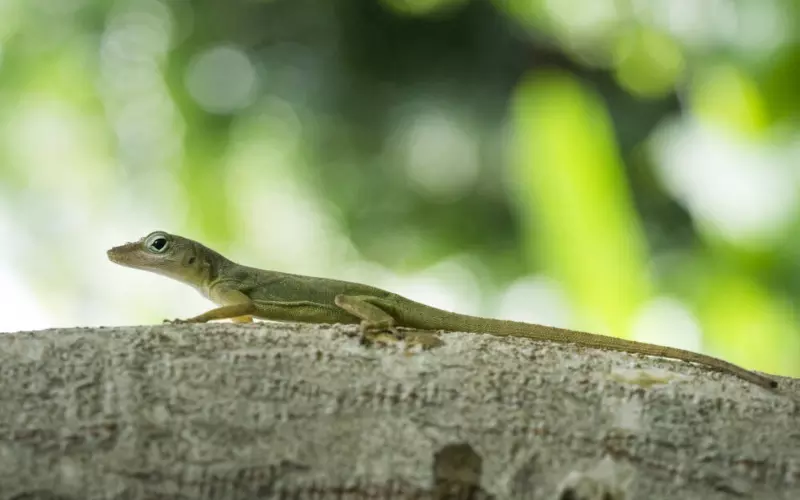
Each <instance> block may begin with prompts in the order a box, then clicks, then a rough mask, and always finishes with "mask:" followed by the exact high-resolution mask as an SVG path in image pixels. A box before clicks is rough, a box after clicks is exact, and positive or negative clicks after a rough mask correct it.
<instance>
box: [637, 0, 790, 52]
mask: <svg viewBox="0 0 800 500" xmlns="http://www.w3.org/2000/svg"><path fill="white" fill-rule="evenodd" d="M632 7H633V8H632V9H631V10H632V13H633V14H634V16H635V17H636V18H637V19H638V20H639V21H640V22H643V23H645V24H651V25H653V26H656V27H658V28H662V29H664V30H665V31H667V32H668V33H670V34H672V35H674V36H676V37H677V38H679V39H680V40H681V41H683V42H684V43H687V44H691V45H696V46H700V47H702V46H709V45H717V44H723V45H726V46H729V47H731V48H733V49H734V50H739V51H742V52H744V53H748V52H749V53H750V54H754V55H759V54H761V55H765V54H766V53H769V52H770V51H772V50H775V49H777V48H779V47H780V46H781V44H782V43H784V42H785V40H786V37H787V33H788V32H789V30H790V27H789V24H788V23H789V22H790V19H791V16H790V15H789V14H790V13H789V12H787V7H786V4H785V3H782V2H781V0H759V1H757V2H735V1H732V0H705V1H702V2H698V1H697V0H634V1H633V4H632Z"/></svg>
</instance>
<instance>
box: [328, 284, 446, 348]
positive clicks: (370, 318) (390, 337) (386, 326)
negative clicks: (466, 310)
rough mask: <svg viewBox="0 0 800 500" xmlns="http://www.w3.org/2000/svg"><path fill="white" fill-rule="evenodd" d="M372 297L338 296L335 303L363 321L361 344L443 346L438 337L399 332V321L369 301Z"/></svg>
mask: <svg viewBox="0 0 800 500" xmlns="http://www.w3.org/2000/svg"><path fill="white" fill-rule="evenodd" d="M371 298H372V297H360V296H358V295H337V296H336V297H335V298H334V303H335V304H336V305H337V306H338V307H340V308H342V309H344V310H345V311H347V312H348V313H350V314H352V315H353V316H355V317H357V318H359V319H360V320H361V342H362V343H365V344H375V343H382V344H394V343H396V342H398V341H399V340H406V342H407V345H408V346H414V345H419V346H420V347H422V348H423V349H430V348H432V347H438V346H439V345H441V344H442V342H441V340H439V338H438V337H436V336H434V335H432V334H411V335H408V336H406V335H404V334H401V333H400V332H399V331H398V330H397V327H396V326H397V321H396V320H395V319H394V317H392V315H391V314H389V313H387V312H386V311H384V310H383V309H381V308H380V307H378V306H376V305H375V304H372V303H370V302H369V301H368V300H369V299H371Z"/></svg>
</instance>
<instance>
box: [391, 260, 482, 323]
mask: <svg viewBox="0 0 800 500" xmlns="http://www.w3.org/2000/svg"><path fill="white" fill-rule="evenodd" d="M460 260H461V259H459V258H458V257H453V258H451V259H447V260H443V261H441V262H439V263H437V264H436V265H434V266H431V267H429V268H427V269H425V270H424V271H420V272H419V273H416V274H412V275H407V276H393V277H390V278H388V279H386V280H385V281H384V282H383V283H382V284H381V286H382V287H383V288H385V289H387V290H390V291H392V292H394V293H398V294H400V295H403V296H404V297H408V298H409V299H411V300H415V301H417V302H422V303H423V304H427V305H430V306H433V307H438V308H440V309H444V310H445V311H453V312H458V313H462V314H477V315H480V314H481V312H480V305H481V289H480V285H479V284H478V281H477V279H476V277H475V274H474V273H473V272H472V270H470V269H469V267H467V266H466V265H464V263H463V262H461V261H460Z"/></svg>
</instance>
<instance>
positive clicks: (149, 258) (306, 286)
mask: <svg viewBox="0 0 800 500" xmlns="http://www.w3.org/2000/svg"><path fill="white" fill-rule="evenodd" d="M108 258H109V259H110V260H111V261H112V262H115V263H117V264H120V265H123V266H126V267H132V268H135V269H142V270H145V271H150V272H154V273H158V274H161V275H164V276H167V277H169V278H172V279H175V280H177V281H180V282H182V283H186V284H187V285H191V286H192V287H194V288H195V289H197V290H198V291H199V292H200V293H201V294H203V295H204V296H205V297H207V298H208V299H209V300H211V301H212V302H214V303H215V304H217V305H218V306H219V307H217V308H215V309H211V310H210V311H207V312H205V313H203V314H200V315H199V316H195V317H193V318H189V319H184V320H173V321H171V322H172V323H205V322H207V321H211V320H222V319H231V320H233V321H236V322H250V321H252V318H253V317H256V318H261V319H266V320H271V321H297V322H303V323H344V324H360V325H361V331H362V336H363V338H364V339H365V340H369V339H372V340H377V339H380V338H385V337H386V336H385V332H388V333H390V334H391V335H390V336H391V337H394V338H397V337H399V334H398V332H397V330H396V327H398V326H401V327H408V328H413V329H418V330H445V331H456V332H472V333H489V334H492V335H497V336H514V337H525V338H529V339H533V340H540V341H551V342H561V343H574V344H578V345H582V346H586V347H594V348H599V349H608V350H614V351H623V352H628V353H634V354H645V355H650V356H661V357H665V358H673V359H679V360H683V361H689V362H693V363H700V364H702V365H705V366H707V367H710V368H713V369H715V370H719V371H722V372H727V373H730V374H733V375H736V376H738V377H740V378H742V379H744V380H747V381H749V382H752V383H754V384H757V385H760V386H762V387H767V388H773V387H776V386H777V382H776V381H774V380H772V379H770V378H767V377H765V376H763V375H761V374H759V373H756V372H752V371H749V370H746V369H744V368H741V367H739V366H737V365H734V364H732V363H728V362H727V361H723V360H721V359H718V358H714V357H712V356H706V355H704V354H699V353H695V352H692V351H686V350H683V349H677V348H674V347H665V346H660V345H655V344H647V343H644V342H634V341H631V340H624V339H620V338H615V337H608V336H605V335H597V334H593V333H586V332H580V331H574V330H566V329H563V328H555V327H551V326H544V325H537V324H531V323H522V322H517V321H505V320H498V319H492V318H482V317H477V316H468V315H465V314H457V313H453V312H449V311H444V310H441V309H437V308H435V307H431V306H427V305H425V304H421V303H419V302H415V301H413V300H410V299H407V298H405V297H402V296H400V295H397V294H394V293H391V292H388V291H386V290H381V289H380V288H375V287H372V286H368V285H362V284H360V283H351V282H348V281H340V280H333V279H326V278H315V277H310V276H300V275H296V274H288V273H280V272H276V271H268V270H263V269H257V268H254V267H247V266H243V265H240V264H236V263H235V262H232V261H230V260H228V259H227V258H225V257H223V256H222V255H220V254H219V253H217V252H215V251H214V250H211V249H210V248H208V247H205V246H203V245H201V244H200V243H198V242H196V241H193V240H190V239H188V238H183V237H181V236H177V235H173V234H169V233H166V232H163V231H155V232H153V233H150V234H149V235H147V236H146V237H144V238H142V239H140V240H139V241H136V242H133V243H127V244H125V245H121V246H117V247H114V248H112V249H111V250H109V251H108ZM376 332H377V334H380V333H383V334H384V337H380V335H378V336H376ZM415 340H416V341H418V342H420V343H423V344H427V345H428V346H432V345H437V343H440V341H439V340H438V339H437V338H436V337H434V336H433V335H430V334H428V335H427V336H419V337H415Z"/></svg>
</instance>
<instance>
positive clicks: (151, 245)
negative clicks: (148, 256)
mask: <svg viewBox="0 0 800 500" xmlns="http://www.w3.org/2000/svg"><path fill="white" fill-rule="evenodd" d="M144 246H145V247H146V248H147V249H148V250H150V251H151V252H153V253H163V252H164V251H166V250H167V247H169V240H167V238H166V237H165V236H164V235H162V234H154V235H152V236H150V237H149V238H147V241H145V242H144Z"/></svg>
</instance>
